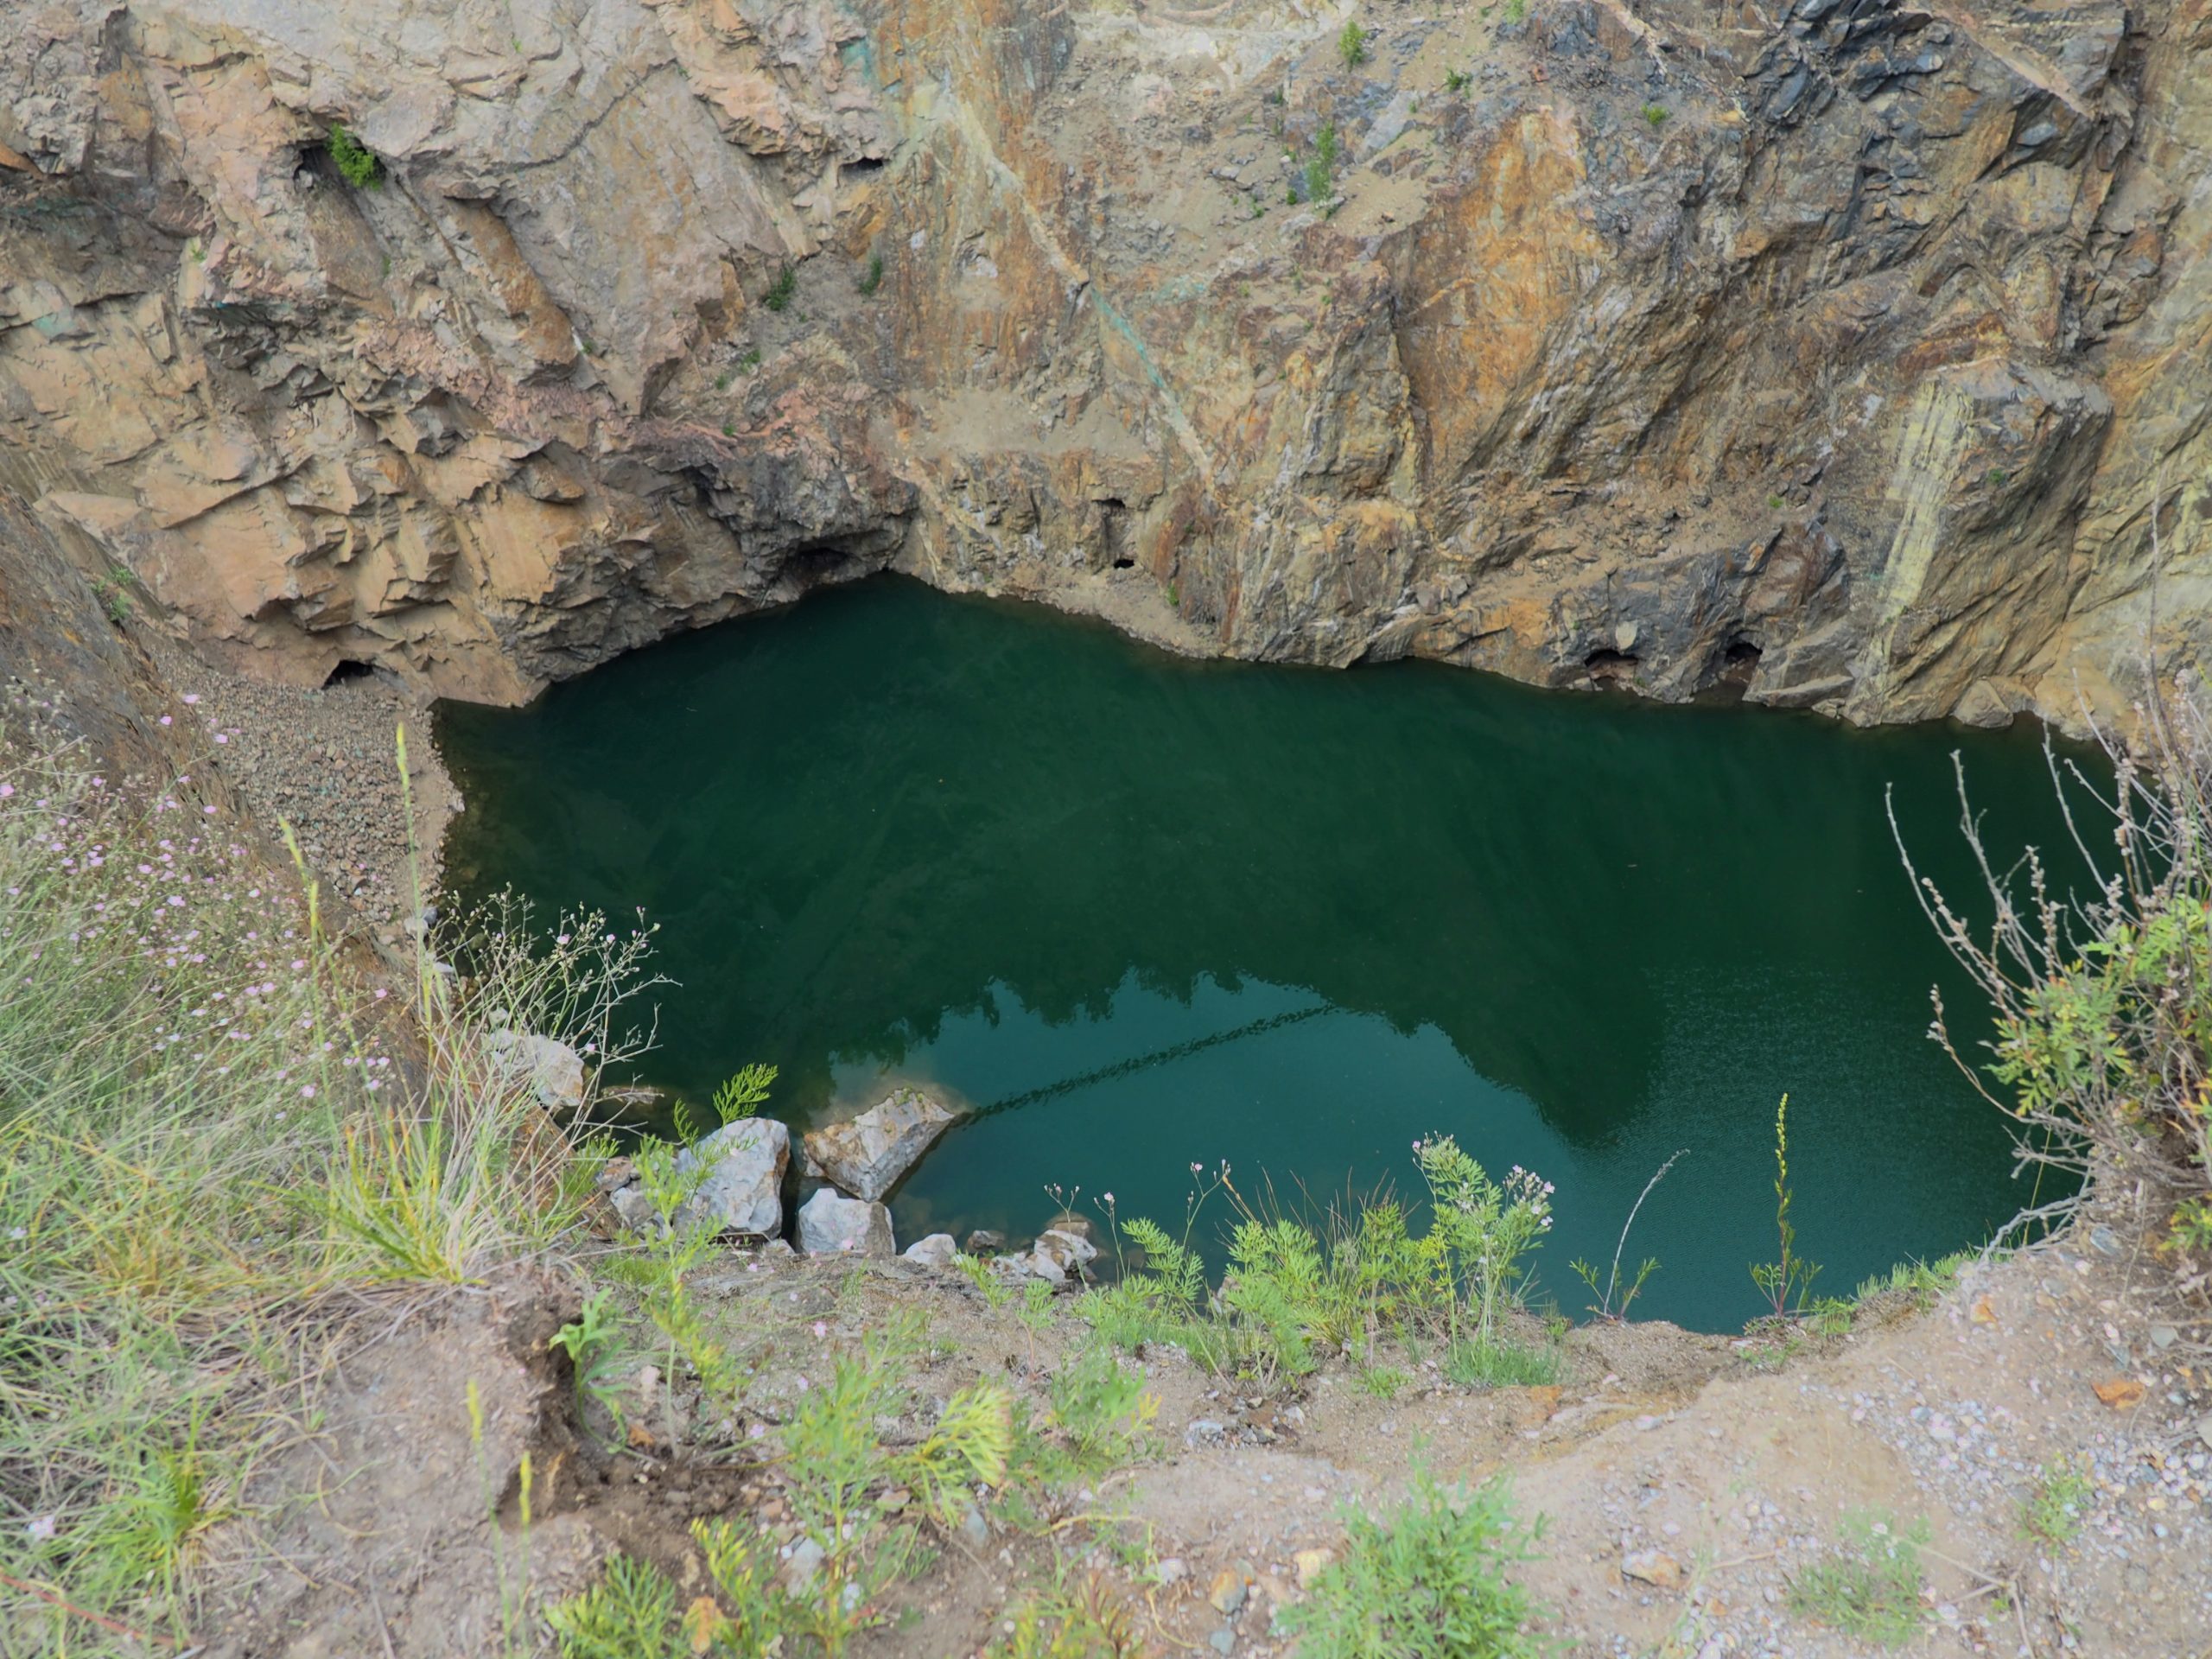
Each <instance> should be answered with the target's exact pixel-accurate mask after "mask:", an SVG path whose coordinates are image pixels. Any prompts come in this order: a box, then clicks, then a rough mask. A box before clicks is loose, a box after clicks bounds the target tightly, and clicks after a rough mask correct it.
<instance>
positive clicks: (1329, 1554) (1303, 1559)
mask: <svg viewBox="0 0 2212 1659" xmlns="http://www.w3.org/2000/svg"><path fill="white" fill-rule="evenodd" d="M1336 1559H1337V1552H1336V1551H1335V1550H1333V1549H1301V1550H1300V1551H1299V1552H1298V1553H1297V1554H1294V1555H1293V1556H1292V1557H1291V1558H1290V1564H1291V1565H1292V1566H1293V1567H1296V1568H1297V1569H1298V1587H1299V1588H1300V1589H1301V1590H1303V1589H1305V1588H1306V1587H1307V1586H1310V1585H1311V1584H1312V1583H1313V1580H1314V1579H1315V1578H1317V1577H1318V1576H1319V1574H1320V1572H1321V1570H1322V1569H1323V1568H1324V1567H1327V1566H1329V1565H1330V1564H1331V1563H1332V1562H1333V1561H1334V1560H1336Z"/></svg>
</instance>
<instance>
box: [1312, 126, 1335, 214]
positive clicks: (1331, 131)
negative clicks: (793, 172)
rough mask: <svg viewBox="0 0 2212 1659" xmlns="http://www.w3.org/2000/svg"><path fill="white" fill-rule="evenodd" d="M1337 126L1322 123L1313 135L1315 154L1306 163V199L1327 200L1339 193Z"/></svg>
mask: <svg viewBox="0 0 2212 1659" xmlns="http://www.w3.org/2000/svg"><path fill="white" fill-rule="evenodd" d="M1337 143H1338V140H1337V127H1336V123H1334V122H1333V121H1331V122H1325V123H1324V124H1322V126H1321V129H1320V130H1319V131H1318V132H1316V133H1315V134H1314V135H1313V156H1312V158H1311V159H1310V160H1308V161H1307V162H1306V200H1308V201H1312V202H1326V201H1328V200H1330V199H1331V198H1332V197H1333V196H1334V195H1335V194H1336V193H1337Z"/></svg>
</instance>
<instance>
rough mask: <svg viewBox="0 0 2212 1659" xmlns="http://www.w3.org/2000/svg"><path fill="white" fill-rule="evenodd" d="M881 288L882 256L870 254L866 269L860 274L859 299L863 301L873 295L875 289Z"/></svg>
mask: <svg viewBox="0 0 2212 1659" xmlns="http://www.w3.org/2000/svg"><path fill="white" fill-rule="evenodd" d="M882 286H883V256H882V255H881V254H880V253H871V254H870V255H868V269H867V270H865V271H864V272H862V273H861V280H860V290H861V298H863V299H866V298H868V296H871V295H873V294H874V292H875V290H876V289H879V288H881V287H882Z"/></svg>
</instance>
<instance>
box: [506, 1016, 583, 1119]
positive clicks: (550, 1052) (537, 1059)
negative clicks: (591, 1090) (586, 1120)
mask: <svg viewBox="0 0 2212 1659" xmlns="http://www.w3.org/2000/svg"><path fill="white" fill-rule="evenodd" d="M484 1046H485V1048H486V1051H488V1052H490V1054H491V1056H492V1060H493V1065H494V1067H495V1068H496V1069H497V1070H498V1071H499V1073H500V1074H501V1075H502V1076H503V1077H507V1078H509V1079H511V1080H513V1081H517V1082H526V1083H528V1084H529V1085H530V1092H531V1095H533V1096H536V1098H537V1103H538V1104H539V1105H541V1106H543V1108H545V1109H546V1110H547V1111H549V1112H575V1111H580V1110H582V1108H583V1103H584V1058H583V1056H582V1055H581V1054H579V1053H577V1052H576V1051H575V1049H573V1048H570V1047H569V1046H568V1045H567V1044H566V1043H563V1042H557V1041H556V1040H555V1039H552V1038H550V1037H537V1036H532V1035H530V1034H528V1033H521V1032H512V1031H493V1032H486V1033H485V1036H484Z"/></svg>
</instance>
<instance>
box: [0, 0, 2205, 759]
mask: <svg viewBox="0 0 2212 1659" xmlns="http://www.w3.org/2000/svg"><path fill="white" fill-rule="evenodd" d="M1509 10H1517V8H1509V9H1506V10H1479V11H1478V10H1476V9H1474V8H1471V7H1465V6H1459V7H1448V8H1437V9H1424V8H1421V7H1418V6H1414V5H1409V4H1403V3H1395V4H1392V3H1383V4H1371V5H1367V6H1363V7H1361V8H1359V9H1358V10H1357V17H1358V19H1359V21H1360V22H1362V23H1363V25H1364V26H1365V28H1366V29H1368V30H1369V32H1370V48H1369V59H1368V60H1367V61H1366V62H1363V63H1361V64H1358V65H1356V66H1348V65H1347V64H1346V63H1345V62H1344V59H1343V56H1342V54H1339V52H1338V49H1337V37H1338V29H1339V28H1340V27H1341V25H1342V23H1343V22H1344V21H1345V19H1346V17H1348V16H1351V15H1353V14H1352V13H1351V12H1350V11H1348V10H1328V11H1320V12H1310V13H1309V12H1308V11H1306V10H1303V9H1300V8H1298V7H1294V6H1291V5H1280V6H1278V5H1271V4H1265V3H1256V0H1255V3H1253V4H1251V5H1249V6H1237V7H1216V8H1211V9H1208V10H1171V9H1168V8H1165V7H1161V6H1157V5H1151V4H1146V3H1141V0H1129V3H1126V4H1125V3H1121V0H1109V3H1105V4H1101V5H1095V6H1086V7H1084V8H1080V9H1078V8H1074V7H1070V6H1059V7H1053V6H1021V7H1012V6H1007V5H1005V4H1003V3H1001V0H866V3H862V4H861V5H858V6H856V7H855V8H853V9H851V10H845V9H843V8H839V7H833V6H831V5H829V4H828V3H826V0H591V3H587V0H461V3H454V4H443V3H442V4H438V5H427V4H417V5H413V6H409V7H403V8H400V9H399V10H398V11H397V14H395V13H394V12H393V10H392V9H391V8H388V7H385V6H370V5H367V4H364V3H359V0H327V3H315V4H308V3H305V0H69V3H56V4H51V5H39V4H31V5H27V6H17V7H10V8H7V9H6V10H5V13H4V15H0V497H5V498H8V499H5V500H4V501H0V507H4V508H5V512H0V524H4V525H5V527H6V531H7V534H6V537H5V538H4V542H0V577H4V576H5V575H6V574H7V573H8V572H9V571H10V569H12V568H17V567H22V565H23V564H24V562H25V561H26V560H29V561H31V562H32V563H33V564H34V565H35V568H36V569H37V570H38V571H40V572H41V573H43V572H45V571H46V570H47V569H48V568H49V567H50V566H51V563H52V562H53V558H54V553H55V552H56V550H59V551H60V553H61V554H62V555H63V556H66V557H67V559H68V560H69V561H70V562H72V563H74V564H75V565H76V566H77V567H78V568H79V569H80V570H81V571H83V572H84V573H85V574H86V575H87V576H88V577H91V578H92V579H95V580H99V581H102V582H107V583H110V584H125V585H127V584H135V585H136V586H137V587H138V588H143V592H144V594H146V595H147V596H149V597H150V598H151V599H152V600H154V601H157V603H156V605H154V606H151V607H147V608H148V610H149V613H153V614H157V615H160V616H162V617H165V618H167V619H168V620H169V621H170V623H171V625H172V626H174V627H175V629H177V630H178V631H180V632H186V633H188V634H189V635H190V636H191V637H192V638H193V639H194V642H195V643H196V644H197V645H199V646H200V648H201V649H202V650H203V651H207V652H212V653H213V654H214V655H216V656H217V657H218V658H221V659H222V660H224V661H225V662H226V665H227V666H230V667H232V668H233V669H236V670H241V671H251V672H253V673H256V674H259V675H262V676H265V677H276V678H281V679H284V680H288V681H290V682H293V683H321V681H322V680H323V679H324V678H325V677H327V676H328V675H329V674H331V673H332V672H333V671H334V670H335V669H337V668H338V667H339V665H340V664H346V663H353V664H375V665H378V666H381V667H384V668H387V669H390V670H391V671H394V672H396V673H397V675H398V676H400V677H402V678H403V679H404V680H406V681H408V682H410V683H412V684H414V685H415V686H416V687H417V688H418V689H420V690H423V691H427V692H435V693H436V694H440V695H447V696H463V697H471V698H480V699H495V700H513V699H520V698H523V697H526V696H530V695H531V694H532V693H533V692H534V691H535V690H537V688H539V687H540V686H542V685H543V684H544V683H546V682H548V681H549V680H552V679H556V678H559V677H563V676H566V675H570V674H574V673H576V672H579V671H582V670H584V669H586V668H588V667H589V666H591V665H593V664H595V663H598V662H600V661H603V660H605V659H606V658H608V657H610V656H612V655H613V654H615V653H617V652H621V651H623V650H626V649H628V648H630V647H632V646H634V645H639V644H642V643H644V642H645V641H647V640H650V639H654V638H657V637H658V636H660V635H663V634H665V633H667V632H671V631H673V630H675V629H678V628H682V627H687V626H697V625H700V624H703V623H707V622H710V621H714V620H720V619H721V618H723V617H727V616H729V615H732V614H735V613H741V612H744V611H747V610H751V609H754V608H757V607H761V606H765V605H768V604H772V603H776V602H779V601H786V600H789V599H791V598H794V597H796V596H797V595H798V594H800V593H802V592H804V590H805V589H806V588H809V587H810V586H813V585H815V584H817V583H820V582H831V581H837V580H842V579H847V578H849V577H853V576H856V575H862V574H865V573H868V572H870V571H873V570H876V569H885V568H893V569H902V570H906V571H909V572H912V573H913V574H916V575H920V576H923V577H924V578H925V579H927V580H929V581H931V582H936V583H938V584H939V585H942V586H944V587H948V588H990V589H994V590H997V591H1002V592H1007V593H1012V594H1026V595H1030V596H1033V597H1039V598H1043V599H1046V600H1050V601H1053V602H1056V603H1060V604H1063V605H1067V606H1070V607H1076V608H1085V609H1092V610H1097V611H1100V612H1102V613H1104V614H1107V615H1109V616H1110V617H1112V618H1114V619H1115V620H1117V621H1119V622H1121V623H1122V625H1123V626H1129V627H1131V628H1133V629H1135V630H1136V631H1139V632H1145V633H1147V634H1149V635H1151V636H1152V637H1154V638H1157V639H1163V640H1165V641H1166V642H1167V643H1171V644H1174V645H1179V647H1181V648H1183V649H1186V650H1192V651H1206V652H1224V653H1230V654H1235V655H1240V656H1247V657H1254V658H1277V659H1295V660H1302V661H1313V662H1319V663H1328V664H1347V663H1351V662H1354V661H1357V660H1361V659H1363V658H1385V657H1391V656H1396V655H1403V654H1408V653H1411V654H1417V655H1421V656H1427V657H1433V658H1443V659H1446V660H1449V661H1452V662H1457V663H1462V664H1470V665H1473V666H1478V667H1482V668H1486V669H1492V670H1497V671H1503V672H1505V673H1509V674H1512V675H1515V676H1517V677H1522V678H1524V679H1529V680H1533V681H1537V682H1541V683H1554V684H1586V683H1620V684H1624V685H1627V686H1630V687H1632V688H1634V689H1637V690H1642V691H1644V692H1646V693H1649V694H1651V695H1656V696H1669V697H1677V696H1688V695H1690V694H1692V693H1694V692H1695V691H1697V690H1700V689H1702V688H1705V687H1707V686H1709V685H1711V684H1713V683H1715V682H1717V681H1723V680H1726V681H1732V682H1736V683H1741V684H1742V685H1743V686H1744V687H1745V691H1746V695H1747V696H1750V697H1751V698H1752V699H1753V700H1756V701H1764V702H1777V703H1784V704H1793V705H1809V706H1814V707H1818V708H1821V709H1828V710H1831V711H1834V712H1838V713H1841V714H1844V715H1848V716H1849V717H1851V718H1853V719H1859V720H1869V721H1872V720H1890V719H1910V718H1920V717H1926V716H1935V715H1948V714H1955V715H1961V716H1963V717H1966V718H1968V719H1974V720H1982V721H1999V720H2002V719H2004V718H2006V717H2007V716H2009V715H2011V714H2012V713H2013V712H2016V711H2018V710H2020V709H2039V710H2041V711H2044V712H2045V713H2050V714H2054V715H2058V716H2060V717H2061V718H2069V717H2071V716H2074V715H2076V714H2077V713H2078V712H2079V710H2080V709H2081V708H2082V703H2083V701H2084V700H2086V702H2087V705H2088V707H2090V708H2092V709H2109V708H2113V707H2116V706H2118V705H2120V704H2121V703H2123V702H2125V701H2126V698H2127V696H2129V695H2130V694H2131V692H2132V690H2133V687H2134V685H2135V684H2136V683H2137V682H2138V680H2139V673H2140V666H2139V665H2140V663H2141V661H2142V658H2143V653H2144V648H2145V644H2146V643H2147V642H2149V641H2151V640H2152V639H2155V642H2156V644H2157V645H2158V648H2159V650H2160V652H2162V654H2163V660H2164V662H2166V663H2168V664H2172V663H2179V662H2188V661H2192V660H2195V659H2196V658H2198V657H2200V656H2201V655H2202V653H2203V652H2204V650H2205V648H2206V646H2207V645H2212V617H2208V615H2207V613H2206V611H2205V607H2203V606H2202V603H2201V602H2199V600H2198V596H2197V595H2198V589H2199V588H2200V587H2201V585H2202V581H2203V579H2204V578H2205V576H2206V575H2208V574H2212V565H2208V561H2212V539H2208V538H2207V537H2205V536H2204V535H2202V534H2201V533H2199V531H2200V529H2201V524H2202V518H2203V517H2204V516H2205V514H2206V513H2207V512H2208V511H2212V495H2208V494H2207V493H2206V486H2205V484H2204V481H2203V480H2205V478H2206V477H2207V475H2208V474H2212V431H2209V430H2208V424H2207V411H2208V406H2209V405H2212V259H2208V257H2207V251H2208V245H2212V195H2208V194H2207V193H2206V192H2205V190H2204V189H2203V188H2202V181H2203V180H2204V178H2205V176H2206V175H2207V172H2208V169H2212V11H2208V3H2207V0H2178V3H2176V0H2150V3H2147V4H2145V5H2144V6H2142V7H2141V8H2139V9H2137V10H2133V11H2131V10H2127V9H2126V8H2124V7H2123V6H2122V5H2120V3H2118V0H2083V3H2080V4H2074V5H2042V4H2038V5H2030V4H2027V3H2024V0H1961V3H1952V4H1927V5H1911V4H1902V3H1878V0H1797V3H1796V4H1795V5H1794V6H1792V7H1789V8H1786V9H1777V10H1772V11H1769V10H1763V9H1762V8H1760V7H1759V6H1758V5H1755V4H1751V3H1738V0H1728V3H1724V4H1720V5H1717V6H1713V5H1699V4H1692V3H1688V0H1653V3H1648V4H1642V5H1630V4H1624V3H1620V0H1535V3H1534V4H1533V5H1532V6H1531V7H1530V8H1529V12H1528V15H1527V17H1526V19H1525V21H1520V22H1507V21H1505V19H1506V17H1507V15H1508V11H1509ZM334 122H343V123H345V124H347V126H348V127H349V128H350V129H351V130H352V131H353V133H355V134H357V135H358V137H359V139H360V141H361V142H362V143H365V145H367V146H368V147H369V148H370V149H372V150H373V151H374V152H375V153H376V155H377V156H379V157H380V158H381V160H382V163H383V167H384V172H385V176H384V178H383V180H382V181H381V183H380V184H379V185H378V186H377V187H376V188H353V187H351V186H349V185H347V184H346V182H345V181H343V179H342V178H341V177H340V174H339V172H338V170H337V168H335V166H334V164H333V162H332V161H331V159H330V157H329V156H328V154H327V144H328V137H329V130H330V127H331V124H332V123H334ZM1324 129H1328V130H1331V131H1332V132H1333V134H1334V135H1335V146H1336V149H1337V152H1338V153H1337V159H1336V161H1335V163H1334V166H1333V168H1329V167H1324V168H1321V169H1320V173H1319V175H1318V176H1317V175H1314V173H1313V169H1311V168H1309V166H1308V163H1309V162H1313V160H1314V159H1315V158H1316V156H1317V155H1318V154H1319V150H1320V148H1321V146H1322V144H1323V142H1324V141H1323V140H1322V137H1321V135H1322V132H1323V130H1324ZM1317 188H1318V189H1319V193H1320V197H1321V199H1320V200H1296V201H1292V200H1286V198H1287V196H1288V197H1300V198H1305V197H1308V196H1311V195H1312V194H1313V192H1314V190H1315V189H1317ZM876 261H880V264H876V263H874V262H876ZM786 268H788V269H790V270H791V271H792V272H793V273H794V274H795V277H796V282H795V287H794V288H792V289H791V290H790V292H789V302H788V304H786V305H783V306H780V307H779V306H776V305H774V304H772V303H771V300H772V296H775V295H776V293H777V288H776V285H777V282H778V278H779V275H780V274H781V273H782V272H783V271H784V270H785V269H786ZM2162 480H2163V482H2162ZM2162 488H2164V490H2166V491H2167V492H2169V493H2168V494H2167V495H2166V497H2165V498H2164V499H2166V500H2167V502H2168V506H2167V508H2166V512H2165V514H2164V518H2163V519H2162V520H2161V529H2162V531H2163V534H2162V536H2161V537H2158V543H2159V548H2158V551H2159V552H2160V554H2162V556H2163V558H2164V569H2163V571H2162V572H2161V573H2160V574H2159V575H2158V582H2156V583H2155V584H2154V583H2153V582H2152V573H2153V562H2154V560H2153V537H2152V500H2153V499H2154V496H2156V495H2158V493H2159V492H2160V490H2161V489H2162ZM29 541H42V542H44V543H46V545H45V546H43V547H41V548H36V549H33V548H29V546H28V545H27V543H29ZM43 579H44V577H43V574H41V580H43Z"/></svg>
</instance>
